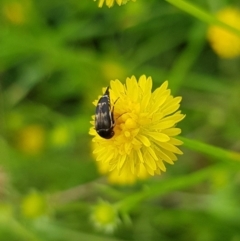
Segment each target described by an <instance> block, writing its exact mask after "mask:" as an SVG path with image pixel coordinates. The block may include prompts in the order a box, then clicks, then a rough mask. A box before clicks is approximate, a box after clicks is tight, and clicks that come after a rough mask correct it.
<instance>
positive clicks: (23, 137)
mask: <svg viewBox="0 0 240 241" xmlns="http://www.w3.org/2000/svg"><path fill="white" fill-rule="evenodd" d="M45 138H46V132H45V129H44V128H43V127H42V126H41V125H37V124H33V125H29V126H27V127H24V128H23V129H21V130H20V131H19V132H18V133H17V136H16V146H17V148H18V149H19V150H20V151H22V152H24V153H25V154H28V155H37V154H39V153H41V152H42V150H43V148H44V142H45Z"/></svg>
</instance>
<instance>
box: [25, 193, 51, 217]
mask: <svg viewBox="0 0 240 241" xmlns="http://www.w3.org/2000/svg"><path fill="white" fill-rule="evenodd" d="M47 209H48V208H47V201H46V198H45V197H44V196H43V195H42V194H40V193H37V192H31V193H29V194H28V195H27V196H25V197H24V199H23V200H22V204H21V211H22V214H23V216H24V217H26V218H32V219H34V218H38V217H40V216H42V215H44V214H46V213H47Z"/></svg>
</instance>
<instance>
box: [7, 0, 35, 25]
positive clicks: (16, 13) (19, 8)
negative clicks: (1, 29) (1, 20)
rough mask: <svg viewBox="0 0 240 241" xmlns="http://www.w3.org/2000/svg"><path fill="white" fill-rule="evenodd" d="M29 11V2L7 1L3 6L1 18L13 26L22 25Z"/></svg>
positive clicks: (23, 0)
mask: <svg viewBox="0 0 240 241" xmlns="http://www.w3.org/2000/svg"><path fill="white" fill-rule="evenodd" d="M30 11H31V1H30V0H21V1H14V0H13V1H8V2H6V4H5V5H3V8H2V12H3V16H4V17H5V18H6V19H7V20H8V21H9V22H11V23H13V24H15V25H22V24H24V23H25V22H26V21H27V18H28V17H29V12H30Z"/></svg>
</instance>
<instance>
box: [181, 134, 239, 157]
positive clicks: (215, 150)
mask: <svg viewBox="0 0 240 241" xmlns="http://www.w3.org/2000/svg"><path fill="white" fill-rule="evenodd" d="M178 139H180V140H182V141H183V142H184V146H185V147H187V148H189V149H191V150H194V151H197V152H201V153H203V154H207V155H209V156H212V157H214V158H217V159H220V160H224V161H226V160H228V161H240V153H238V152H234V151H229V150H224V149H222V148H220V147H215V146H211V145H209V144H205V143H203V142H200V141H196V140H191V139H188V138H185V137H178Z"/></svg>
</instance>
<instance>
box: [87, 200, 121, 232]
mask: <svg viewBox="0 0 240 241" xmlns="http://www.w3.org/2000/svg"><path fill="white" fill-rule="evenodd" d="M90 220H91V221H92V222H93V225H94V226H95V228H96V229H97V230H99V231H103V232H105V233H113V231H114V230H115V229H116V227H117V225H118V224H119V223H120V219H119V217H118V212H117V210H116V208H115V207H114V206H113V205H111V204H110V203H108V202H105V201H99V203H98V204H97V205H96V206H95V207H94V208H93V210H92V213H91V216H90Z"/></svg>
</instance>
